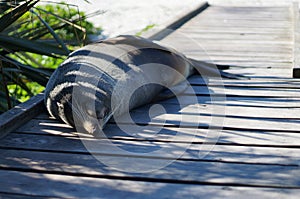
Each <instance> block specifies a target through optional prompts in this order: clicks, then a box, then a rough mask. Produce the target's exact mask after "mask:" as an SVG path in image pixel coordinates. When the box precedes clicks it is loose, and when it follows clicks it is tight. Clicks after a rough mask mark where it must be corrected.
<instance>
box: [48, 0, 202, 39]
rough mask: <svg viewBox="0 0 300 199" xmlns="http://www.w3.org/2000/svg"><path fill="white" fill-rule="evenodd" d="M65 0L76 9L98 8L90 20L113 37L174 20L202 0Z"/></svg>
mask: <svg viewBox="0 0 300 199" xmlns="http://www.w3.org/2000/svg"><path fill="white" fill-rule="evenodd" d="M54 1H57V2H60V0H54ZM89 1H90V2H91V4H88V3H86V2H85V1H83V0H65V2H67V3H69V4H74V5H79V10H81V11H85V12H86V13H91V12H94V11H97V10H104V11H106V12H105V13H104V14H101V15H99V16H96V17H93V18H91V19H90V21H92V22H93V23H94V24H95V25H96V26H101V27H102V28H103V29H104V34H105V35H109V36H115V35H119V34H122V33H128V32H135V33H136V32H138V31H140V30H141V29H143V28H145V27H146V26H148V25H152V24H156V25H157V26H159V25H162V24H164V23H167V22H169V21H172V20H174V19H175V18H176V17H177V16H179V15H181V14H183V13H185V12H187V11H188V10H192V9H194V8H196V7H197V6H198V5H200V3H201V2H203V1H202V0H150V1H148V0H118V1H112V0H97V1H96V0H89Z"/></svg>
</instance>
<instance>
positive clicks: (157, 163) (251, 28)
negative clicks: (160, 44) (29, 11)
mask: <svg viewBox="0 0 300 199" xmlns="http://www.w3.org/2000/svg"><path fill="white" fill-rule="evenodd" d="M295 16H296V14H295V9H293V7H219V6H209V7H207V8H206V9H205V10H204V11H203V12H201V13H199V14H198V15H197V16H196V17H194V18H192V19H190V20H189V21H188V22H186V23H185V24H184V25H182V26H181V27H179V28H178V29H177V31H176V32H175V33H172V34H169V35H168V36H167V37H166V38H164V39H163V41H164V42H166V43H170V44H174V46H175V47H176V46H177V47H178V48H179V50H181V51H183V52H184V53H185V54H186V55H188V56H190V57H193V58H195V59H201V60H206V61H211V62H214V63H222V64H230V65H233V67H231V69H229V70H228V72H230V73H235V74H241V75H245V76H248V77H251V79H250V80H248V79H242V80H230V79H224V80H223V81H220V80H218V79H209V80H206V81H204V80H203V79H201V78H200V76H193V77H191V78H190V79H189V80H190V82H191V84H192V87H193V89H194V90H193V91H191V90H187V91H186V92H185V93H184V94H182V95H181V96H180V97H178V100H176V99H169V100H166V101H163V102H161V105H162V106H164V107H165V109H166V111H167V112H166V113H165V114H161V113H160V112H159V111H158V112H156V111H155V110H154V111H152V112H151V114H152V115H154V116H155V117H154V119H153V120H152V121H149V120H147V119H145V118H147V116H146V115H147V114H148V110H147V109H146V108H147V107H149V106H145V107H141V108H140V109H137V110H135V111H133V113H132V117H133V119H134V120H135V121H136V122H137V123H138V124H140V126H138V127H139V128H138V130H133V129H134V128H133V125H131V124H123V125H122V126H121V127H124V128H125V127H126V128H127V129H131V130H132V132H130V133H128V132H126V133H125V132H124V130H121V129H120V128H118V127H117V126H116V125H115V124H113V123H110V124H109V125H108V127H107V129H106V130H105V132H106V136H107V137H108V139H105V138H102V139H101V138H99V139H96V138H93V137H90V136H84V135H80V134H78V133H76V132H74V129H72V128H71V127H69V126H67V125H65V124H62V123H60V122H59V121H56V120H54V119H53V118H49V116H48V115H47V113H46V112H45V111H44V112H42V113H40V114H39V115H38V116H36V117H35V118H33V119H31V120H30V121H29V122H28V123H26V124H24V125H23V126H21V127H20V128H18V129H17V130H15V131H13V132H11V133H10V134H8V135H7V136H6V137H4V138H3V139H1V140H0V179H1V181H0V195H1V196H3V198H23V197H24V198H27V197H34V196H36V197H38V196H43V197H45V196H48V197H69V198H74V197H75V198H143V199H145V198H224V197H225V198H226V197H228V198H254V197H259V198H299V197H300V167H299V166H300V119H299V116H300V92H299V91H300V80H298V79H293V78H292V69H293V65H294V64H295V56H294V51H295V43H297V42H295V41H296V39H295V38H296V37H295V33H294V32H295V27H296V26H295V23H297V21H298V20H297V17H295ZM199 46H200V48H199ZM224 94H226V99H225V98H224ZM195 99H196V102H195ZM178 101H179V102H180V104H181V106H180V105H179V104H178ZM164 118H166V119H167V121H165V122H163V123H162V122H161V121H162V120H163V119H164ZM147 124H150V125H148V126H147ZM160 128H162V130H161V131H160V132H159V133H158V134H155V132H156V131H157V129H160ZM86 146H87V147H86ZM114 147H115V148H114ZM87 148H88V149H87ZM91 153H92V154H93V155H91ZM1 196H0V197H1Z"/></svg>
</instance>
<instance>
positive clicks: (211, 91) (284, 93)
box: [183, 69, 300, 98]
mask: <svg viewBox="0 0 300 199" xmlns="http://www.w3.org/2000/svg"><path fill="white" fill-rule="evenodd" d="M256 70H258V69H256ZM273 70H275V69H273ZM249 71H250V70H249ZM243 74H245V73H243ZM246 75H248V74H246ZM183 95H211V96H214V95H227V96H240V97H250V96H252V97H269V98H298V97H300V92H299V90H298V89H283V88H251V87H250V88H247V87H224V88H222V87H216V86H211V87H210V86H193V87H192V89H191V88H189V89H187V90H186V91H184V93H183Z"/></svg>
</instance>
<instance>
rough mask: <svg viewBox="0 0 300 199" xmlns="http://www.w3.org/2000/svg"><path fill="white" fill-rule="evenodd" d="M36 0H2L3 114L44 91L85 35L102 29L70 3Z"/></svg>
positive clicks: (0, 83) (0, 105)
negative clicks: (56, 70) (55, 72)
mask: <svg viewBox="0 0 300 199" xmlns="http://www.w3.org/2000/svg"><path fill="white" fill-rule="evenodd" d="M37 2H39V0H31V1H28V0H1V1H0V113H2V112H4V111H6V110H8V109H9V108H10V107H12V106H14V105H16V104H18V103H20V102H22V101H24V100H26V99H28V98H29V97H30V96H32V95H34V94H37V93H38V92H40V91H42V89H43V88H44V86H45V85H46V84H47V82H48V79H49V77H50V76H51V74H52V72H53V71H54V69H55V68H56V67H57V66H58V65H59V64H60V63H61V62H62V61H63V60H64V59H65V58H66V56H67V55H68V54H69V52H70V51H71V50H72V49H75V48H77V47H78V46H81V45H82V44H83V43H84V42H85V39H86V36H85V35H86V34H90V33H92V34H95V33H99V32H100V31H101V29H100V28H95V27H94V26H93V25H92V24H91V23H90V22H88V21H86V16H85V14H84V13H82V12H79V11H78V9H74V8H73V9H72V8H71V9H70V5H67V4H64V3H59V4H57V5H48V4H47V5H44V6H36V4H37ZM63 6H65V8H64V7H63Z"/></svg>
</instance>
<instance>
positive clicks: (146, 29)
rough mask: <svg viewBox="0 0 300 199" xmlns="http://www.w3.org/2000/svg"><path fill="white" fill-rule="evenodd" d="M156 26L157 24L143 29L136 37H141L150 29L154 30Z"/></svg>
mask: <svg viewBox="0 0 300 199" xmlns="http://www.w3.org/2000/svg"><path fill="white" fill-rule="evenodd" d="M155 26H156V25H155V24H150V25H147V26H146V27H145V28H143V29H142V30H141V31H139V32H137V33H136V36H141V35H142V34H143V33H145V32H147V31H149V30H150V29H152V28H154V27H155Z"/></svg>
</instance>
